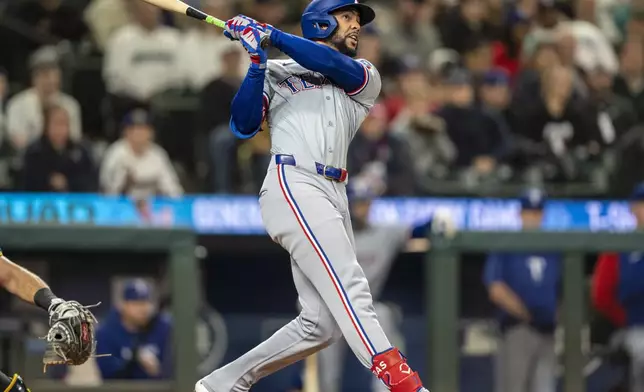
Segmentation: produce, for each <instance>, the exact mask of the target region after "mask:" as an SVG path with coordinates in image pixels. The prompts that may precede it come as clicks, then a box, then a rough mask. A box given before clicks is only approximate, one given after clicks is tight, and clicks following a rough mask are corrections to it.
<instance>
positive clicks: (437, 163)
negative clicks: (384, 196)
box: [392, 100, 456, 181]
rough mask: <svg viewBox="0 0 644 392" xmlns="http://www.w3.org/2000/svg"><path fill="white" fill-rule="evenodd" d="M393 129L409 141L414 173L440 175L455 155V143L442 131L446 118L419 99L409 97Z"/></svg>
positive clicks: (446, 170) (441, 176)
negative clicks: (410, 99) (434, 112)
mask: <svg viewBox="0 0 644 392" xmlns="http://www.w3.org/2000/svg"><path fill="white" fill-rule="evenodd" d="M392 132H394V133H395V134H398V135H400V136H401V137H402V138H403V139H405V140H406V141H407V144H408V145H409V153H410V158H411V161H412V163H413V166H414V174H415V177H416V178H417V179H418V180H419V181H422V179H423V178H443V177H445V176H447V174H448V172H449V168H450V167H451V165H452V163H453V162H454V160H455V159H456V147H454V144H453V143H452V141H451V140H450V138H449V136H448V135H447V132H446V131H445V121H443V119H442V118H440V117H438V116H437V115H435V114H433V113H430V112H429V110H428V109H427V104H426V103H424V102H423V101H422V100H419V101H412V102H410V103H409V104H408V105H407V106H406V107H405V108H403V109H402V110H401V111H400V113H398V116H396V119H395V120H394V121H393V123H392Z"/></svg>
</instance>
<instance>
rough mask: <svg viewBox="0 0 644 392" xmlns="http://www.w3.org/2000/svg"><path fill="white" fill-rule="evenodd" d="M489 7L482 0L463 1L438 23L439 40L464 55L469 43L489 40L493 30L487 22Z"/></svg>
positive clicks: (492, 35)
mask: <svg viewBox="0 0 644 392" xmlns="http://www.w3.org/2000/svg"><path fill="white" fill-rule="evenodd" d="M488 12H489V5H488V3H487V2H486V1H483V0H464V1H460V2H458V5H457V6H456V7H454V8H452V9H451V10H449V11H447V14H446V15H444V17H443V18H441V20H440V21H439V25H440V30H441V38H442V40H443V42H444V43H445V46H447V47H448V48H450V49H454V50H456V51H457V52H459V53H460V54H463V53H465V51H466V50H467V45H468V44H469V43H470V42H476V41H481V40H489V39H492V38H493V37H494V28H493V27H492V25H490V24H489V23H488V22H487V17H488Z"/></svg>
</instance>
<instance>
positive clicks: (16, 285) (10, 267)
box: [0, 256, 47, 303]
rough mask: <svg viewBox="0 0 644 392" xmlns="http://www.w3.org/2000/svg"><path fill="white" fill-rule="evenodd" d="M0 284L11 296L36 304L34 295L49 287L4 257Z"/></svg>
mask: <svg viewBox="0 0 644 392" xmlns="http://www.w3.org/2000/svg"><path fill="white" fill-rule="evenodd" d="M0 284H1V285H2V286H3V287H4V288H5V289H6V290H7V291H9V292H10V293H11V294H13V295H16V296H18V297H19V298H21V299H22V300H24V301H26V302H29V303H33V302H34V295H35V294H36V292H37V291H38V290H40V289H42V288H45V287H47V283H45V282H44V281H43V280H42V279H41V278H39V277H38V276H37V275H36V274H34V273H33V272H31V271H29V270H27V269H26V268H23V267H21V266H19V265H18V264H16V263H13V262H12V261H11V260H9V259H7V258H6V257H4V256H0Z"/></svg>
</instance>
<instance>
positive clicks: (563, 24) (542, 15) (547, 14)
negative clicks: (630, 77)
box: [522, 0, 618, 74]
mask: <svg viewBox="0 0 644 392" xmlns="http://www.w3.org/2000/svg"><path fill="white" fill-rule="evenodd" d="M562 30H564V31H562ZM561 33H564V34H570V35H572V37H574V40H575V41H576V43H577V44H576V46H575V48H574V59H575V60H574V63H575V65H576V66H580V67H582V68H583V66H584V64H586V63H591V64H599V65H601V67H602V68H604V69H605V70H606V71H608V72H609V73H611V74H615V73H616V72H617V69H618V61H617V57H616V56H615V52H614V51H613V47H612V45H611V43H610V41H609V40H608V39H607V38H606V37H605V36H604V35H603V34H602V32H601V30H599V28H598V27H597V26H595V25H594V24H592V23H588V22H586V21H582V20H569V19H568V17H567V16H566V15H564V13H563V12H562V10H561V6H560V4H558V3H557V2H555V1H554V0H539V7H538V13H537V18H536V24H535V27H533V29H532V30H531V31H530V33H529V34H528V35H527V36H526V38H525V40H524V45H523V51H522V52H523V58H524V59H528V58H530V57H531V56H532V53H533V52H534V50H535V48H536V46H537V45H538V44H539V43H540V42H541V41H542V40H547V41H550V40H552V39H555V37H554V36H556V35H558V34H561Z"/></svg>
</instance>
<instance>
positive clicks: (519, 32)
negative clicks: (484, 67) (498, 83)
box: [492, 2, 532, 80]
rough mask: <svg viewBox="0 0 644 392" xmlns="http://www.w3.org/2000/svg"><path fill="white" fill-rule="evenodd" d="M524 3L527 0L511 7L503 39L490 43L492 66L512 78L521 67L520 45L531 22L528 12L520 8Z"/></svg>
mask: <svg viewBox="0 0 644 392" xmlns="http://www.w3.org/2000/svg"><path fill="white" fill-rule="evenodd" d="M525 3H529V2H520V3H518V4H516V5H514V6H513V7H512V9H511V10H510V11H509V12H508V16H507V19H506V26H505V29H504V34H503V35H504V36H503V37H502V38H503V39H498V40H494V41H493V44H492V51H493V63H494V66H495V67H498V68H501V69H503V70H504V71H505V72H507V73H508V75H510V78H511V79H512V80H514V77H515V76H516V75H517V73H518V72H519V69H520V67H521V61H520V57H521V56H520V55H521V46H522V45H523V39H524V38H525V36H526V34H527V33H528V31H529V30H530V24H531V23H532V19H531V17H530V12H529V11H527V12H526V11H524V10H523V9H521V5H522V4H525Z"/></svg>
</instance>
